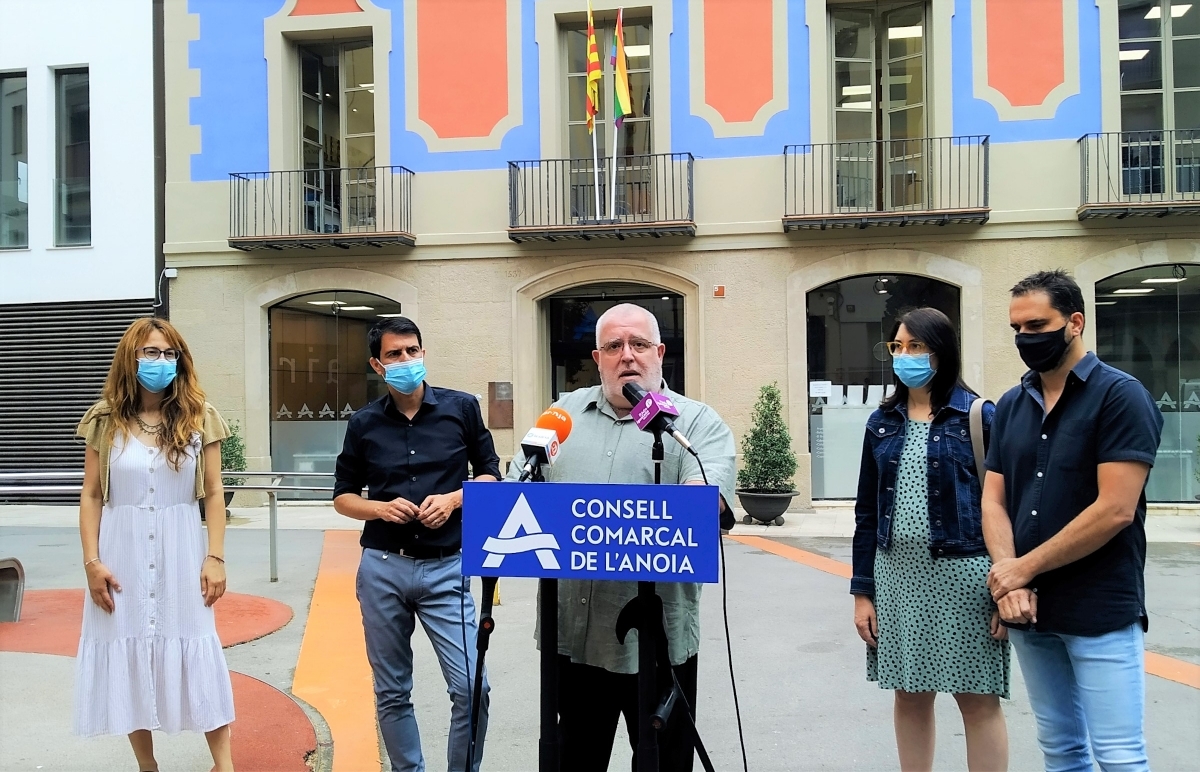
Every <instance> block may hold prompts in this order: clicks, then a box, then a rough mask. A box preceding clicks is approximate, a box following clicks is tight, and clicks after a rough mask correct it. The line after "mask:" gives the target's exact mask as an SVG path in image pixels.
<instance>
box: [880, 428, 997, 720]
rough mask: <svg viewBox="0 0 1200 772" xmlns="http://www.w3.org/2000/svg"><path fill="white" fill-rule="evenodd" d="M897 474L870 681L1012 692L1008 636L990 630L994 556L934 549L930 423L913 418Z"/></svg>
mask: <svg viewBox="0 0 1200 772" xmlns="http://www.w3.org/2000/svg"><path fill="white" fill-rule="evenodd" d="M906 433H907V434H906V437H905V440H904V451H903V453H902V454H901V457H900V471H899V475H898V477H897V480H896V505H895V508H894V511H893V515H892V546H891V549H889V550H887V551H884V550H878V551H877V552H876V553H875V613H876V615H877V617H878V619H879V648H878V649H873V648H871V647H869V646H868V647H867V679H868V680H870V681H878V682H879V686H880V688H881V689H900V690H902V691H906V692H946V693H950V694H961V693H971V694H998V695H1000V696H1001V697H1004V698H1007V697H1008V689H1009V655H1008V641H996V640H994V639H993V638H992V636H991V634H990V633H989V632H988V626H989V623H990V621H991V617H992V609H993V605H992V599H991V595H990V594H989V593H988V590H987V573H988V569H990V568H991V565H992V563H991V559H990V558H989V557H988V556H987V555H980V556H978V557H973V558H942V559H939V560H934V559H933V557H932V556H930V554H929V542H930V538H931V537H930V533H929V482H928V480H929V478H928V473H927V469H926V464H927V461H928V458H927V454H928V450H927V447H928V439H929V424H928V423H926V422H922V421H909V422H908V424H907V426H906Z"/></svg>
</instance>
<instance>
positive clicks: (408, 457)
mask: <svg viewBox="0 0 1200 772" xmlns="http://www.w3.org/2000/svg"><path fill="white" fill-rule="evenodd" d="M468 464H470V467H471V470H472V471H473V472H474V474H475V475H476V476H478V475H482V474H490V475H494V476H495V477H496V478H497V479H499V477H500V457H499V456H497V455H496V447H495V445H494V444H493V443H492V433H491V432H489V431H488V430H487V427H486V426H485V425H484V423H483V414H482V413H481V412H480V410H479V402H478V400H476V399H475V397H473V396H472V395H470V394H466V393H464V392H461V391H453V390H451V389H440V388H437V387H434V386H430V385H428V384H426V385H425V396H424V398H423V399H422V401H421V407H420V408H419V409H418V410H417V413H416V415H414V416H413V418H412V420H411V421H410V420H409V419H408V417H407V416H405V415H404V414H403V413H401V412H400V411H399V410H397V409H396V403H395V402H393V401H392V396H391V393H390V392H389V393H388V394H385V395H383V396H382V397H380V398H379V399H377V400H375V401H374V402H371V403H370V404H368V405H367V406H366V407H364V408H363V409H361V410H359V411H358V412H357V413H355V414H354V415H353V416H352V417H351V418H350V421H349V423H348V424H347V425H346V440H345V443H344V444H343V445H342V452H341V453H340V454H339V455H338V459H337V470H336V481H335V483H334V488H333V497H334V498H337V497H338V496H340V495H342V494H343V493H355V494H358V493H361V492H362V489H363V488H364V487H365V488H366V489H367V498H369V499H371V500H372V501H391V500H393V499H395V498H403V499H407V500H408V501H411V502H412V503H414V504H416V505H417V506H420V505H421V502H423V501H424V500H425V498H426V497H427V496H431V495H434V494H440V493H453V492H454V491H456V490H458V489H459V488H461V487H462V484H463V481H465V480H467V479H470V476H471V475H470V474H469V473H468V470H467V465H468ZM359 543H360V544H362V546H364V547H368V548H370V549H377V550H386V551H388V552H395V551H397V550H400V549H411V548H414V547H416V548H421V547H427V548H435V547H436V548H442V549H460V548H461V547H462V510H461V509H456V510H454V513H453V514H452V515H451V516H450V519H449V520H447V521H446V523H445V525H443V526H442V527H441V528H437V529H429V528H426V527H425V526H424V525H422V524H421V523H419V522H417V521H415V520H414V521H412V522H409V523H390V522H388V521H386V520H368V521H367V522H366V523H365V524H364V525H363V534H362V539H360V541H359Z"/></svg>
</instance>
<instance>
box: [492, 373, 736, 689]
mask: <svg viewBox="0 0 1200 772" xmlns="http://www.w3.org/2000/svg"><path fill="white" fill-rule="evenodd" d="M663 393H664V394H666V395H668V396H670V398H671V399H672V400H673V401H674V402H675V406H676V407H678V408H679V413H680V415H679V417H678V418H676V419H675V425H676V426H677V427H678V428H679V430H680V431H681V432H683V434H684V436H686V437H687V438H688V441H689V442H691V443H692V447H693V448H695V450H696V452H697V453H698V454H699V455H700V460H701V461H702V462H703V463H704V471H705V472H706V473H707V474H708V482H709V483H710V484H711V485H716V486H717V487H718V488H720V491H721V496H722V498H724V499H725V504H726V506H729V507H732V506H733V500H734V499H733V493H734V477H735V470H734V465H735V464H734V443H733V433H732V432H731V431H730V430H729V427H728V426H726V425H725V422H724V421H722V420H721V417H720V416H719V415H717V411H715V410H713V409H712V408H711V407H709V406H708V405H705V404H704V403H702V402H696V401H694V400H690V399H688V398H686V397H681V396H679V395H678V394H675V393H673V392H671V391H668V390H666V389H664V390H663ZM554 404H555V406H557V407H560V408H562V409H563V410H566V411H567V412H568V413H570V414H571V419H572V428H571V434H570V436H569V437H568V438H567V441H566V442H564V443H563V445H562V449H561V451H560V452H559V456H558V459H557V461H556V462H555V464H554V466H552V467H546V468H544V472H545V476H546V480H547V481H549V482H585V483H628V484H652V483H653V482H654V462H653V459H651V457H650V450H651V446H652V445H653V444H654V435H653V434H652V433H650V432H643V431H641V430H639V429H638V428H637V424H635V423H634V422H633V419H632V418H630V417H628V416H626V417H624V418H618V417H617V413H616V410H614V409H613V407H612V405H610V404H609V403H608V400H606V399H605V398H604V393H603V391H602V390H601V387H600V386H592V387H590V388H586V389H579V390H578V391H572V392H567V393H565V394H563V395H562V396H561V398H559V400H558V401H557V402H555V403H554ZM663 445H664V449H665V451H666V453H665V459H664V461H663V467H662V481H663V482H664V483H668V484H678V483H688V482H693V481H696V482H699V481H702V480H703V477H702V476H701V474H700V466H699V465H698V464H697V463H696V459H695V458H693V457H692V456H691V455H689V454H688V453H687V451H685V450H684V449H683V448H681V447H680V446H679V444H678V443H676V442H675V441H674V440H673V439H671V438H670V437H664V439H663ZM524 465H525V457H524V455H523V454H520V453H518V454H517V456H516V457H515V458H514V459H513V463H512V466H511V467H510V469H509V472H508V479H510V480H515V479H517V477H518V476H520V472H521V468H522V467H523V466H524ZM700 588H701V585H699V584H691V583H677V582H660V583H659V584H658V585H657V589H658V594H659V596H660V597H661V598H662V601H663V607H664V609H665V616H666V629H667V639H668V644H669V645H668V649H669V651H670V656H671V664H673V665H681V664H683V663H684V662H686V661H687V660H688V659H689V658H691V657H693V656H695V655H696V653H697V652H698V651H699V650H700ZM636 595H637V582H596V581H588V580H577V579H563V580H559V583H558V652H559V653H560V654H565V655H566V656H568V657H570V658H571V661H572V662H578V663H582V664H586V665H594V666H596V667H602V668H604V669H605V670H608V671H611V672H614V673H636V672H637V669H638V666H637V644H636V641H637V631H636V630H635V631H633V632H632V633H631V634H630V636H629V637H627V638H626V639H625V641H626V643H625V644H624V645H622V644H621V643H620V642H619V641H618V640H617V633H616V629H617V614H619V613H620V612H621V609H622V608H624V607H625V604H626V603H628V602H629V601H630V599H632V598H633V597H635V596H636Z"/></svg>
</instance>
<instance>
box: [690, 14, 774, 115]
mask: <svg viewBox="0 0 1200 772" xmlns="http://www.w3.org/2000/svg"><path fill="white" fill-rule="evenodd" d="M773 5H774V0H704V103H705V104H707V105H709V106H710V107H712V108H713V109H714V110H716V111H717V112H718V113H720V114H721V117H722V118H724V119H725V120H726V121H729V122H730V123H733V122H743V121H752V120H754V116H755V115H756V114H757V113H758V111H759V109H761V108H762V106H763V105H765V104H766V103H767V102H770V101H771V97H772V96H773V95H774V92H775V86H774V75H775V59H774V51H773V50H772V44H773V42H774V39H773V35H772V14H773V10H772V6H773Z"/></svg>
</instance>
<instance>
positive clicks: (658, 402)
mask: <svg viewBox="0 0 1200 772" xmlns="http://www.w3.org/2000/svg"><path fill="white" fill-rule="evenodd" d="M621 393H622V394H624V395H625V399H627V400H629V404H630V405H632V406H633V410H632V412H631V415H632V416H633V422H634V423H635V424H637V428H639V429H641V430H642V431H647V430H649V431H659V432H666V433H667V434H669V435H671V436H672V437H674V438H675V441H676V442H678V443H679V444H680V445H682V446H683V449H684V450H686V451H687V452H688V453H691V454H692V455H693V456H695V455H696V451H694V450H692V443H690V442H688V440H687V437H684V436H683V432H681V431H679V429H677V428H675V422H674V421H672V420H671V418H672V417H673V416H678V415H679V408H677V407H675V403H674V402H672V401H671V398H670V397H668V396H666V395H664V394H659V393H658V392H655V391H646V390H645V389H643V388H642V387H641V386H639V385H638V384H636V383H634V382H633V381H630V382H628V383H626V384H625V385H624V386H622V387H621Z"/></svg>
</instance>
